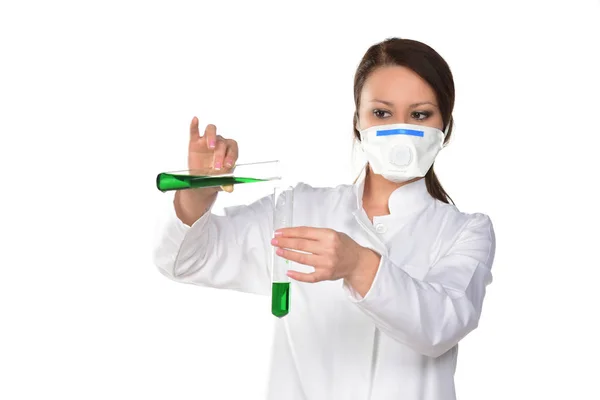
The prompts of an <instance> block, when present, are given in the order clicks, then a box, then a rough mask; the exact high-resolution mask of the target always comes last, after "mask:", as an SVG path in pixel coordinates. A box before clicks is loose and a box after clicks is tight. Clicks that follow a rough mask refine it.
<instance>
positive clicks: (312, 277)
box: [287, 270, 327, 283]
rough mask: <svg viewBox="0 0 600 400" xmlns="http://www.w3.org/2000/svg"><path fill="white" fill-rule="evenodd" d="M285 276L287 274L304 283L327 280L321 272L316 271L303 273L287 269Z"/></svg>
mask: <svg viewBox="0 0 600 400" xmlns="http://www.w3.org/2000/svg"><path fill="white" fill-rule="evenodd" d="M287 276H289V277H290V278H292V279H294V280H297V281H300V282H306V283H316V282H320V281H324V280H327V278H325V277H324V276H323V275H322V274H319V272H318V271H315V272H311V273H305V272H298V271H292V270H288V272H287Z"/></svg>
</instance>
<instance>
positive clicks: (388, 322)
mask: <svg viewBox="0 0 600 400" xmlns="http://www.w3.org/2000/svg"><path fill="white" fill-rule="evenodd" d="M495 247H496V242H495V235H494V230H493V226H492V223H491V221H490V219H489V218H488V217H487V216H485V215H482V214H475V215H474V216H473V217H472V218H471V220H470V221H469V222H468V223H467V225H466V226H465V228H464V229H463V231H462V232H461V233H460V235H459V237H458V239H457V241H456V243H454V245H453V246H452V248H451V249H450V250H449V252H448V253H447V254H446V255H445V256H443V257H442V258H441V259H440V260H439V261H438V262H437V263H436V264H435V265H433V266H432V268H431V269H430V270H429V272H428V273H427V275H426V276H425V277H424V278H423V279H422V280H418V279H415V278H413V277H411V276H410V275H409V274H408V273H407V272H406V271H405V270H404V269H402V268H400V267H399V266H398V265H395V264H394V263H393V262H392V261H391V260H390V259H388V258H387V257H385V256H380V257H375V258H371V259H370V260H371V261H370V264H375V265H369V262H367V263H366V264H365V266H364V268H365V272H364V273H363V274H356V276H357V278H356V279H359V280H360V279H361V275H362V279H363V281H358V282H355V283H354V284H353V283H351V282H349V281H345V282H344V288H345V289H346V290H347V292H348V294H349V298H350V300H351V301H352V302H354V303H355V304H356V305H357V306H358V307H359V308H360V309H361V310H362V311H363V312H365V314H367V315H369V316H370V317H371V318H372V319H373V321H374V322H375V324H376V325H377V326H378V327H379V328H380V329H381V330H382V331H383V332H385V333H386V334H388V335H389V336H390V337H392V338H394V339H395V340H397V341H399V342H401V343H403V344H405V345H407V346H410V347H412V348H413V349H415V350H416V351H418V352H420V353H422V354H424V355H427V356H430V357H438V356H440V355H442V354H444V353H445V352H446V351H448V350H450V349H451V348H452V347H454V346H455V345H456V344H457V343H458V342H459V341H460V340H461V339H462V338H463V337H465V336H466V335H467V334H468V333H469V332H471V331H472V330H474V329H475V328H476V327H477V325H478V323H479V317H480V315H481V310H482V305H483V299H484V296H485V291H486V286H487V285H488V284H490V283H491V281H492V275H491V267H492V263H493V259H494V255H495ZM368 271H373V273H372V274H371V273H369V272H368ZM369 277H370V278H371V280H372V282H370V283H369V282H368V279H369ZM365 279H366V280H367V282H365V281H364V280H365ZM353 285H355V286H356V288H359V287H362V288H363V290H364V291H367V292H366V294H365V296H364V297H363V296H361V295H360V294H359V293H358V292H357V290H356V289H355V288H353V287H352V286H353Z"/></svg>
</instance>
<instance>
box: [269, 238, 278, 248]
mask: <svg viewBox="0 0 600 400" xmlns="http://www.w3.org/2000/svg"><path fill="white" fill-rule="evenodd" d="M277 243H279V241H278V240H277V239H271V244H272V245H275V246H277Z"/></svg>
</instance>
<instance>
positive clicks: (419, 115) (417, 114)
mask: <svg viewBox="0 0 600 400" xmlns="http://www.w3.org/2000/svg"><path fill="white" fill-rule="evenodd" d="M410 116H411V118H414V119H416V120H417V121H424V120H426V119H427V118H429V117H430V116H431V112H429V111H413V112H412V113H411V114H410Z"/></svg>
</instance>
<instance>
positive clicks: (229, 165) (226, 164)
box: [225, 160, 233, 168]
mask: <svg viewBox="0 0 600 400" xmlns="http://www.w3.org/2000/svg"><path fill="white" fill-rule="evenodd" d="M232 165H233V163H232V162H231V160H227V161H225V166H226V167H227V168H229V167H231V166H232Z"/></svg>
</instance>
